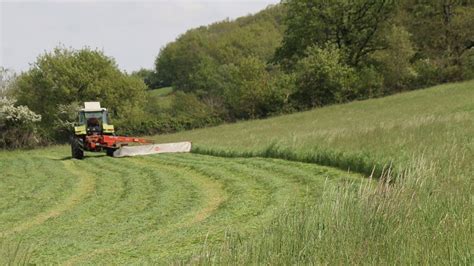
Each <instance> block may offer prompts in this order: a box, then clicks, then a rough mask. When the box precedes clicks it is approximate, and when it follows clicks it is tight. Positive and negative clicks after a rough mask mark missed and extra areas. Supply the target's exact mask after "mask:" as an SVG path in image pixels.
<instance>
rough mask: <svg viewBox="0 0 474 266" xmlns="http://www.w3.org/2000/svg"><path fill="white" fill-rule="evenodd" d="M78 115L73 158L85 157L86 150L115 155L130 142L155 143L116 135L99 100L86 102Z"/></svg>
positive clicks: (72, 149) (72, 152)
mask: <svg viewBox="0 0 474 266" xmlns="http://www.w3.org/2000/svg"><path fill="white" fill-rule="evenodd" d="M78 115H79V119H78V125H77V126H75V127H74V136H73V137H72V138H71V154H72V158H75V159H83V158H84V151H90V152H101V151H105V153H106V154H107V155H108V156H114V153H115V152H116V151H117V150H119V149H120V148H122V147H123V146H126V145H128V143H138V144H150V143H153V141H150V140H146V139H142V138H134V137H123V136H115V129H114V126H113V125H111V124H109V116H108V112H107V109H106V108H102V107H101V106H100V103H99V102H85V103H84V108H83V109H81V110H80V111H79V114H78ZM156 150H157V151H158V150H159V147H158V148H157V149H156Z"/></svg>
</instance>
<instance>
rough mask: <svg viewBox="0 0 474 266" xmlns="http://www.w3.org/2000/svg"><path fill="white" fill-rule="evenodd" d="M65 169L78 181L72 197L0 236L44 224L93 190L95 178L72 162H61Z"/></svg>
mask: <svg viewBox="0 0 474 266" xmlns="http://www.w3.org/2000/svg"><path fill="white" fill-rule="evenodd" d="M63 164H64V166H65V168H66V169H67V170H68V171H69V172H71V173H72V174H73V175H75V176H77V177H79V178H80V179H79V181H78V183H77V185H76V189H75V190H74V192H73V193H72V195H71V196H70V197H69V198H67V199H66V200H65V201H64V202H63V203H61V204H60V205H58V206H57V207H56V208H53V209H51V210H49V211H47V212H43V213H40V214H38V215H36V216H35V217H33V218H32V219H31V220H29V221H27V222H24V223H21V224H19V225H17V226H15V227H13V228H11V229H9V230H7V231H4V232H2V233H0V235H3V236H8V235H11V234H15V233H18V232H21V231H24V230H28V229H30V228H31V227H33V226H37V225H40V224H42V223H44V222H46V221H47V220H48V219H51V218H54V217H58V216H59V215H61V214H62V213H64V212H65V211H67V210H69V209H71V208H73V207H74V206H75V205H77V204H78V203H79V202H80V201H81V200H82V199H84V198H85V197H86V196H87V194H89V193H91V192H92V191H94V189H95V178H94V177H92V176H91V175H88V174H83V173H81V172H80V171H78V170H77V169H75V168H74V166H73V162H71V161H63Z"/></svg>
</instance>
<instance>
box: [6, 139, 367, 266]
mask: <svg viewBox="0 0 474 266" xmlns="http://www.w3.org/2000/svg"><path fill="white" fill-rule="evenodd" d="M66 154H68V147H63V146H58V147H52V148H48V149H42V150H35V151H22V152H20V151H17V152H4V153H1V154H0V156H1V158H2V161H5V160H3V159H6V158H11V160H18V161H23V162H22V163H23V167H21V169H22V170H21V172H22V174H23V175H24V179H25V186H26V183H27V182H32V183H33V184H35V186H33V188H32V189H33V191H27V192H22V191H21V190H20V191H18V190H8V189H6V188H4V187H3V186H2V189H3V191H2V194H1V195H2V197H3V198H5V199H9V202H12V201H13V200H12V199H11V198H14V197H16V201H17V205H19V206H23V207H22V208H25V209H27V210H29V209H30V207H31V211H29V212H28V213H23V212H22V208H16V207H15V206H14V205H15V204H4V206H2V209H3V212H2V221H5V223H2V228H1V231H0V234H1V235H2V239H4V241H6V243H16V242H17V241H20V240H21V241H23V243H26V244H28V245H31V246H32V247H33V248H32V249H31V251H29V252H28V255H29V257H28V258H30V260H29V262H32V263H73V264H74V263H84V262H91V263H98V264H103V263H117V264H123V263H140V264H141V263H168V262H171V261H176V260H185V259H186V258H187V257H191V256H192V254H193V253H194V252H195V251H196V250H199V249H201V247H202V243H206V244H207V245H212V246H214V245H219V243H222V240H223V239H224V236H225V235H226V233H227V232H235V233H238V234H239V235H241V237H243V238H244V239H250V238H251V237H252V236H253V235H254V234H255V233H257V232H258V231H259V230H261V229H263V228H264V227H265V226H267V225H268V224H269V223H270V222H271V221H272V220H274V219H275V218H276V217H278V216H279V215H280V213H282V212H284V211H285V208H286V207H287V206H290V205H292V204H294V203H296V202H304V201H305V200H306V199H309V198H312V199H318V198H319V197H320V192H321V191H322V187H323V184H324V183H326V184H327V185H329V186H340V185H341V184H345V182H346V181H348V182H349V184H347V185H348V186H351V184H352V183H359V182H362V181H363V179H362V178H361V177H359V176H357V175H354V174H348V173H344V172H343V171H338V170H333V169H330V168H327V167H321V166H317V165H312V164H302V163H296V162H286V161H282V160H275V159H254V158H249V159H238V158H235V159H226V158H217V157H211V156H203V155H189V154H185V155H160V156H150V157H143V158H125V159H114V158H109V157H105V156H93V155H91V157H89V158H87V159H85V160H84V161H76V160H70V158H68V157H67V156H65V155H66ZM7 169H9V170H8V172H7V173H6V175H5V178H7V180H10V179H14V178H16V174H17V171H18V167H17V168H15V167H7ZM98 169H99V170H98ZM49 172H51V174H50V173H49ZM43 177H44V178H46V177H47V180H43ZM35 178H37V179H38V180H37V181H36V182H35ZM326 179H327V181H326ZM58 183H59V184H61V183H64V184H67V185H58ZM35 187H38V189H35ZM24 194H28V195H29V197H28V198H25V197H22V195H24ZM71 198H72V199H74V200H71ZM39 203H41V204H42V205H38V204H39ZM35 204H37V205H35ZM35 206H36V207H35Z"/></svg>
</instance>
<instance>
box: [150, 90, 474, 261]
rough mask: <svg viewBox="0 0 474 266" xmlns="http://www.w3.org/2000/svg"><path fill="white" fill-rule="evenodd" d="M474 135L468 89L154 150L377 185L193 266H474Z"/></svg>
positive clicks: (226, 129) (195, 136)
mask: <svg viewBox="0 0 474 266" xmlns="http://www.w3.org/2000/svg"><path fill="white" fill-rule="evenodd" d="M473 136H474V81H469V82H464V83H455V84H448V85H442V86H437V87H434V88H430V89H426V90H420V91H414V92H410V93H402V94H399V95H395V96H391V97H387V98H383V99H375V100H368V101H361V102H355V103H350V104H346V105H336V106H331V107H327V108H321V109H317V110H312V111H309V112H303V113H298V114H293V115H288V116H282V117H276V118H271V119H267V120H261V121H250V122H243V123H238V124H234V125H224V126H220V127H216V128H210V129H204V130H195V131H191V132H182V133H178V134H174V135H168V136H158V137H156V139H157V140H158V141H163V142H165V141H175V140H192V141H193V144H194V151H195V152H198V153H205V154H211V155H219V156H230V157H237V156H244V157H251V156H263V157H278V158H284V159H290V160H297V161H306V162H314V163H320V164H324V165H329V166H334V167H338V168H341V169H345V170H350V171H356V172H361V173H364V174H365V175H366V176H371V177H372V178H374V179H375V180H378V181H376V182H377V183H378V184H377V185H376V186H375V187H373V186H371V185H367V186H363V187H359V188H358V189H353V186H347V187H346V186H341V187H339V188H338V189H331V188H329V187H328V188H326V189H325V190H324V192H323V193H324V195H325V196H324V197H323V199H322V200H321V201H319V202H307V203H306V204H304V205H303V206H299V207H297V208H292V209H288V210H287V211H286V213H285V214H284V215H282V216H280V217H278V218H277V219H275V220H274V222H273V224H272V225H271V226H269V227H268V228H267V229H266V230H264V231H262V232H261V233H260V235H257V236H255V237H253V238H252V239H241V238H240V237H239V236H235V235H230V236H223V237H225V239H226V241H225V244H224V245H222V246H221V247H213V246H206V245H204V247H203V250H202V252H198V253H197V254H196V255H195V256H193V257H192V258H190V261H192V262H193V263H197V264H199V263H203V264H207V263H224V264H227V263H232V264H234V263H237V264H241V263H244V264H248V263H252V264H261V263H265V264H295V263H323V264H327V263H331V264H332V263H364V264H365V263H369V264H380V263H381V264H472V263H473V255H472V251H473V241H472V239H473V237H472V236H473V221H472V216H473V215H472V213H473V202H472V196H471V195H472V193H473V182H472V180H473V170H474V169H473V162H474V141H473ZM377 178H379V179H377ZM369 184H370V183H369Z"/></svg>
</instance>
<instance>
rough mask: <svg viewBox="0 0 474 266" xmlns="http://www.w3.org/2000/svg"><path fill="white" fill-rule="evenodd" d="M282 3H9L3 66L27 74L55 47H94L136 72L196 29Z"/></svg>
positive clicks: (0, 0) (2, 25)
mask: <svg viewBox="0 0 474 266" xmlns="http://www.w3.org/2000/svg"><path fill="white" fill-rule="evenodd" d="M278 2H279V0H234V1H232V0H207V1H203V0H179V1H172V0H156V1H137V2H133V1H68V2H65V1H59V2H58V1H29V2H18V1H4V0H0V18H1V19H0V41H1V51H0V66H3V67H6V68H10V69H13V70H15V71H24V70H27V69H28V68H29V64H30V63H32V62H34V61H35V59H36V57H37V56H38V55H40V54H42V53H44V52H45V51H50V50H52V48H54V47H55V46H58V45H59V44H62V45H63V46H66V47H73V48H81V47H84V46H89V47H91V48H98V49H100V50H103V51H104V52H105V54H106V55H108V56H112V57H114V58H115V60H116V61H117V63H118V65H119V67H120V68H121V69H123V70H126V71H128V72H131V71H133V70H138V69H140V68H141V67H145V68H152V67H153V62H154V60H155V57H156V55H157V54H158V52H159V50H160V48H161V47H163V46H164V45H165V44H166V43H168V42H171V41H173V40H174V39H175V38H176V37H178V36H179V35H180V34H182V33H184V32H185V31H186V30H188V29H190V28H194V27H197V26H201V25H208V24H210V23H212V22H216V21H220V20H223V19H226V18H230V19H234V18H237V17H240V16H244V15H247V14H250V13H255V12H258V11H259V10H261V9H264V8H265V7H267V6H268V5H270V4H276V3H278Z"/></svg>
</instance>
